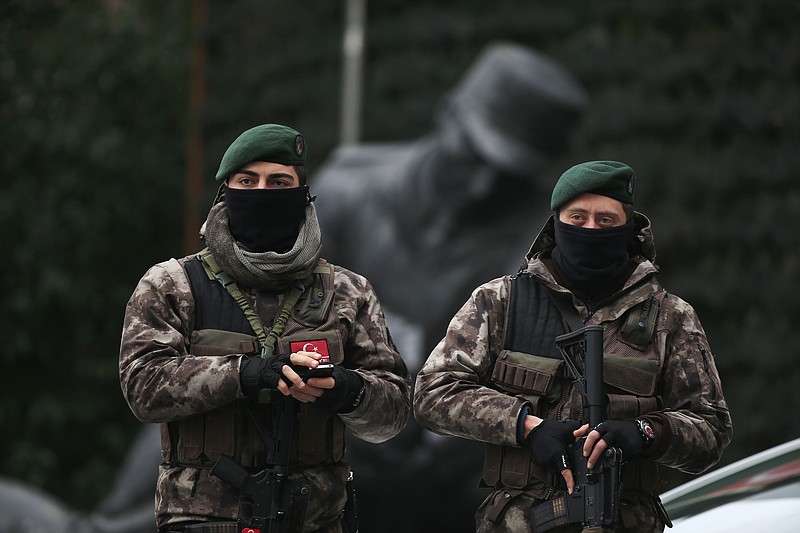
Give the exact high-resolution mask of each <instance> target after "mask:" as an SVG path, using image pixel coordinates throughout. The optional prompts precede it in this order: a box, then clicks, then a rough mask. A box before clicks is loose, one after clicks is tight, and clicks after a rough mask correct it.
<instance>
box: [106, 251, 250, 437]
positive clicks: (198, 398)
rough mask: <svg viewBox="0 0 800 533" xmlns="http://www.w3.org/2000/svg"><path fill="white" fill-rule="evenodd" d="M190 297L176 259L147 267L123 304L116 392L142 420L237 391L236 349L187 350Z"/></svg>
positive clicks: (229, 397) (215, 402) (175, 414)
mask: <svg viewBox="0 0 800 533" xmlns="http://www.w3.org/2000/svg"><path fill="white" fill-rule="evenodd" d="M193 308H194V299H193V297H192V294H191V290H190V286H189V281H188V279H187V278H186V275H185V273H184V271H183V268H182V267H181V266H180V264H179V263H178V261H176V260H174V259H173V260H170V261H167V262H165V263H160V264H158V265H156V266H154V267H152V268H151V269H150V270H149V271H148V272H147V273H146V274H145V275H144V277H143V278H142V279H141V280H140V281H139V284H138V285H137V287H136V289H135V290H134V292H133V294H132V295H131V298H130V300H129V301H128V305H127V307H126V308H125V320H124V324H123V330H122V341H121V343H120V354H119V375H120V384H121V386H122V393H123V394H124V396H125V399H126V401H127V402H128V405H129V406H130V408H131V411H133V414H134V415H135V416H136V418H138V419H139V420H141V421H142V422H164V421H169V420H176V419H179V418H184V417H187V416H190V415H193V414H196V413H200V412H204V411H208V410H210V409H214V408H216V407H219V406H221V405H224V404H226V403H229V402H231V401H233V400H234V399H236V398H237V395H238V394H241V392H240V389H239V359H240V357H239V356H238V355H233V356H223V357H210V356H203V357H194V356H192V355H190V354H188V353H187V351H188V346H189V339H188V338H187V337H188V334H189V333H188V332H189V331H190V327H191V323H190V322H191V318H190V317H191V316H192V315H193V312H194V311H193Z"/></svg>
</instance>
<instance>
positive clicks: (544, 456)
mask: <svg viewBox="0 0 800 533" xmlns="http://www.w3.org/2000/svg"><path fill="white" fill-rule="evenodd" d="M579 427H581V425H580V423H579V422H575V421H569V422H561V421H559V420H554V419H552V418H546V419H544V420H542V422H541V423H540V424H539V425H538V426H536V427H535V428H533V430H531V432H530V433H528V436H527V437H526V438H525V443H526V444H527V445H528V447H529V448H530V449H531V454H532V455H533V462H534V463H536V464H537V465H539V466H544V467H547V468H552V469H553V470H555V471H556V472H560V471H561V470H563V469H565V468H570V464H569V463H570V461H569V457H570V453H569V446H570V445H572V444H574V443H575V435H573V434H572V432H573V431H575V430H576V429H578V428H579Z"/></svg>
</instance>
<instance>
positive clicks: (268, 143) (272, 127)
mask: <svg viewBox="0 0 800 533" xmlns="http://www.w3.org/2000/svg"><path fill="white" fill-rule="evenodd" d="M251 161H268V162H270V163H278V164H281V165H289V166H292V165H305V164H306V142H305V140H304V139H303V136H302V135H301V134H300V133H299V132H297V131H295V130H293V129H292V128H289V127H287V126H281V125H280V124H262V125H261V126H256V127H255V128H250V129H249V130H247V131H245V132H244V133H242V134H241V135H239V137H237V138H236V140H235V141H233V143H232V144H231V145H230V146H229V147H228V149H227V150H226V151H225V155H223V156H222V162H221V163H220V164H219V170H217V176H216V179H217V181H223V180H226V179H228V178H229V177H230V176H231V174H233V173H234V172H236V171H237V170H239V169H240V168H242V167H243V166H245V165H246V164H247V163H250V162H251Z"/></svg>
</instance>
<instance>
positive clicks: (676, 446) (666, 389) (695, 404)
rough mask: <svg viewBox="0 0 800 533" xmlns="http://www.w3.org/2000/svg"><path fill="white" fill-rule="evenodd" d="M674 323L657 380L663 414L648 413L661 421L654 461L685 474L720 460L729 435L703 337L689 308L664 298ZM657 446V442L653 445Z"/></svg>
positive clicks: (717, 381)
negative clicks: (662, 439)
mask: <svg viewBox="0 0 800 533" xmlns="http://www.w3.org/2000/svg"><path fill="white" fill-rule="evenodd" d="M665 303H666V304H667V305H668V306H671V307H672V309H673V313H674V315H673V316H674V317H675V322H674V323H673V324H672V328H671V329H672V331H671V332H670V334H669V335H668V336H666V337H665V340H664V342H665V343H666V354H667V355H666V361H665V363H664V371H663V372H662V376H661V378H660V384H659V385H660V390H661V394H662V400H663V402H664V411H663V412H660V413H656V414H653V415H650V416H651V417H653V418H655V420H656V421H657V422H658V423H660V425H661V426H662V430H663V433H664V436H667V435H668V436H669V438H668V439H667V444H666V446H657V448H659V449H660V450H663V451H662V453H661V454H660V456H657V457H654V459H655V460H656V461H657V462H659V463H661V464H664V465H666V466H669V467H672V468H677V469H679V470H681V471H683V472H687V473H690V474H699V473H701V472H703V471H705V470H707V469H708V468H710V467H711V466H713V465H714V464H716V463H717V461H719V459H720V457H721V455H722V452H723V451H724V450H725V448H726V447H727V446H728V444H729V443H730V441H731V436H732V434H733V425H732V423H731V416H730V413H729V411H728V406H727V403H726V402H725V398H724V397H723V394H722V385H721V383H720V378H719V374H718V373H717V367H716V365H715V363H714V357H713V356H712V354H711V349H710V348H709V344H708V340H707V339H706V334H705V332H704V331H703V327H702V325H701V324H700V320H699V319H698V317H697V314H696V313H695V311H694V309H693V308H692V307H691V306H690V305H689V304H688V303H686V302H684V301H683V300H681V299H680V298H676V297H674V296H669V297H668V298H667V300H666V301H665ZM656 442H658V441H656Z"/></svg>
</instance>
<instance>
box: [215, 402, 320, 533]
mask: <svg viewBox="0 0 800 533" xmlns="http://www.w3.org/2000/svg"><path fill="white" fill-rule="evenodd" d="M243 405H244V406H245V408H246V409H247V410H248V414H249V415H250V417H251V419H252V420H253V423H254V424H255V426H256V429H257V430H258V433H259V434H260V436H261V438H262V440H263V441H264V444H265V446H266V447H267V460H266V466H265V467H264V468H263V469H261V470H258V471H256V472H255V473H253V474H251V473H250V471H248V470H247V469H245V468H243V467H242V466H241V465H239V464H238V463H237V462H236V461H234V460H233V459H231V458H230V457H227V456H225V455H221V456H220V458H219V460H218V461H217V463H216V464H215V465H214V468H212V469H211V475H213V476H217V477H218V478H220V479H222V480H223V481H226V482H227V483H230V484H231V485H233V486H234V487H236V488H237V489H239V519H238V521H237V524H236V526H237V527H236V528H237V531H239V532H241V533H244V532H246V531H255V532H258V531H260V532H261V533H300V532H301V531H302V530H303V523H304V522H305V518H306V510H307V509H308V487H305V486H303V485H301V484H300V483H298V482H297V480H295V479H293V478H291V477H290V476H289V452H290V450H291V447H292V436H293V434H294V426H295V420H296V417H297V408H298V403H297V401H296V400H294V399H293V398H284V397H280V396H278V395H277V394H273V395H272V398H271V405H272V427H273V431H272V432H270V431H268V430H267V428H266V427H265V426H264V423H263V422H262V421H261V419H260V418H258V417H257V416H256V413H255V410H254V409H253V406H252V405H251V404H250V403H248V400H244V401H243ZM270 433H271V435H272V438H271V439H270V438H268V436H269V435H270Z"/></svg>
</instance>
